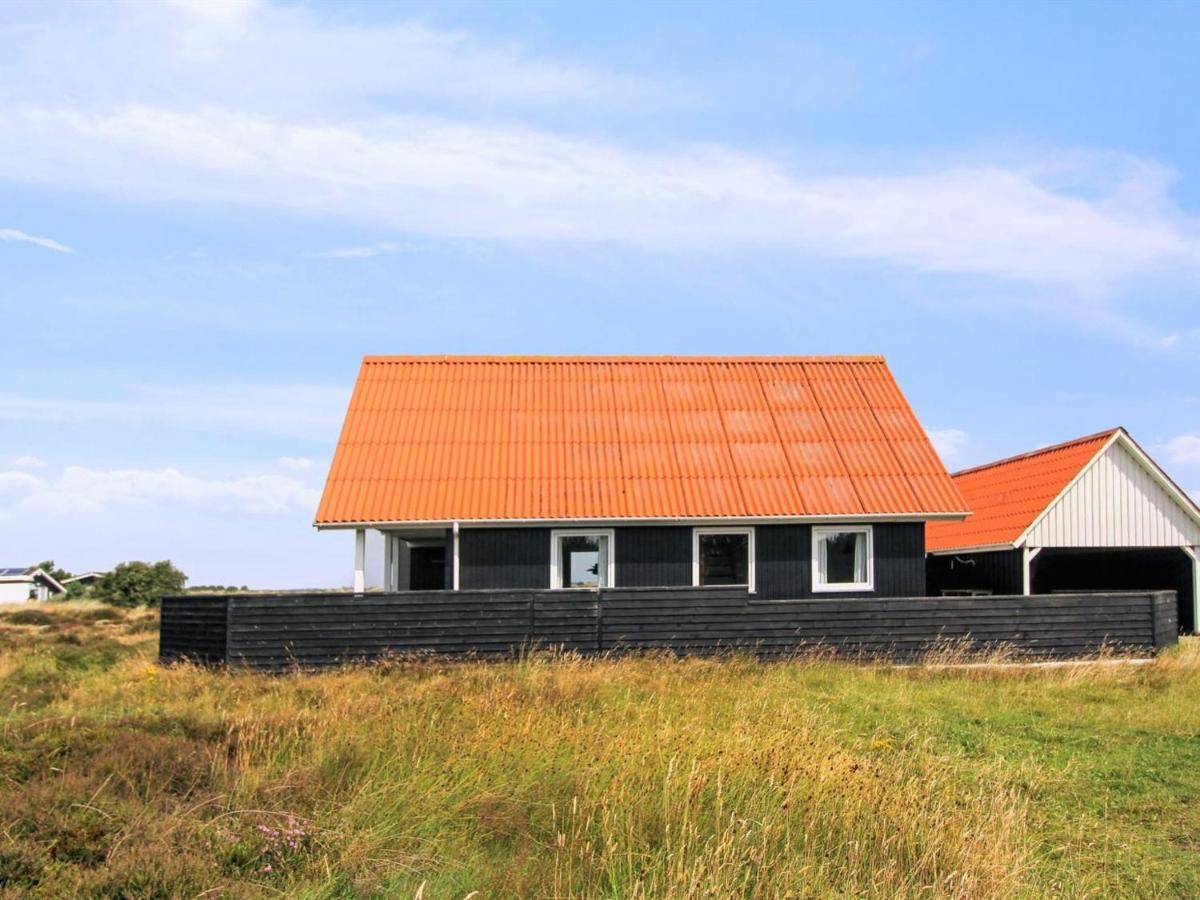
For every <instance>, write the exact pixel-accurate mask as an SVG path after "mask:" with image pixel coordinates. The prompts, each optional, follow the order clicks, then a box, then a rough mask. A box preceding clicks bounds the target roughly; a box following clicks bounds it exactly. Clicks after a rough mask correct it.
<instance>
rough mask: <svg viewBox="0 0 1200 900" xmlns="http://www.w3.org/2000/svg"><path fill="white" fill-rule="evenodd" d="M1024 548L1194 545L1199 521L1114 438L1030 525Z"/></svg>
mask: <svg viewBox="0 0 1200 900" xmlns="http://www.w3.org/2000/svg"><path fill="white" fill-rule="evenodd" d="M1025 543H1026V545H1027V546H1029V547H1181V546H1182V547H1195V546H1200V523H1197V522H1196V520H1195V519H1194V518H1193V517H1192V515H1189V513H1188V511H1187V510H1185V508H1184V507H1183V506H1181V505H1180V503H1179V502H1178V501H1177V500H1176V499H1175V497H1173V496H1172V495H1171V493H1170V492H1168V491H1167V489H1166V488H1164V487H1163V486H1162V485H1161V484H1160V483H1159V482H1158V480H1157V479H1156V478H1155V477H1154V476H1153V475H1152V474H1151V473H1150V472H1149V471H1148V470H1147V469H1146V467H1145V466H1144V465H1143V464H1142V463H1141V462H1140V461H1139V459H1138V458H1137V457H1136V456H1135V455H1134V453H1133V452H1132V451H1130V450H1129V449H1128V448H1127V447H1126V446H1125V445H1124V444H1123V443H1122V442H1121V441H1120V440H1117V441H1114V442H1113V443H1111V444H1109V445H1108V448H1107V449H1105V450H1104V451H1103V452H1102V453H1101V454H1100V456H1099V457H1098V458H1097V459H1095V460H1094V461H1093V462H1092V463H1091V464H1090V465H1089V466H1088V468H1087V469H1086V470H1085V471H1084V472H1083V474H1082V475H1081V476H1080V477H1079V479H1078V480H1077V481H1076V482H1075V483H1074V484H1072V485H1071V486H1070V487H1069V488H1067V490H1066V492H1065V493H1064V494H1063V495H1062V496H1061V497H1059V498H1058V500H1057V501H1055V502H1054V503H1053V504H1052V505H1051V506H1050V508H1049V509H1048V510H1047V511H1046V513H1045V515H1044V516H1042V518H1041V519H1040V520H1038V521H1036V522H1034V524H1033V526H1032V527H1031V528H1030V530H1029V532H1028V533H1027V535H1026V539H1025Z"/></svg>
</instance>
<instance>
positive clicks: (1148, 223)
mask: <svg viewBox="0 0 1200 900" xmlns="http://www.w3.org/2000/svg"><path fill="white" fill-rule="evenodd" d="M93 6H95V7H99V8H98V9H93ZM35 76H36V77H35ZM677 94H678V92H676V91H673V90H664V89H663V88H662V86H661V85H655V84H648V83H646V82H645V81H644V80H639V79H634V78H628V77H626V76H621V75H616V74H613V73H608V72H601V71H598V70H594V69H590V68H588V67H586V66H578V65H568V64H564V63H561V62H556V61H547V60H544V59H538V58H535V57H534V56H532V55H531V54H530V53H529V52H528V51H527V50H525V49H524V48H521V47H517V46H513V45H508V44H504V43H503V42H498V41H490V42H489V41H486V40H483V39H481V38H479V37H477V36H474V35H471V34H468V33H464V32H458V31H446V30H437V29H434V28H431V27H429V26H427V25H424V24H419V23H412V22H407V23H398V24H371V25H363V24H348V23H347V22H346V21H341V20H339V19H338V18H337V14H336V12H332V13H331V12H325V13H318V12H315V11H313V10H311V9H309V8H306V7H303V6H298V7H296V6H288V7H279V6H273V5H270V4H265V3H244V2H238V0H224V2H222V3H218V4H212V3H207V2H203V3H202V2H199V0H183V2H182V4H176V5H174V6H165V5H163V4H138V5H119V6H115V7H108V6H100V5H99V4H95V5H92V6H89V7H85V8H80V7H76V6H72V7H69V8H64V9H63V10H60V11H59V13H58V14H57V15H50V16H48V17H47V18H46V19H45V20H41V21H34V22H26V23H24V24H23V25H22V26H21V27H16V26H9V27H7V28H5V27H2V26H0V110H2V112H0V178H3V179H6V180H9V181H15V182H19V183H26V184H28V183H33V184H42V185H50V186H53V187H54V188H55V189H74V190H84V191H93V192H102V193H109V194H111V195H112V196H114V197H116V198H118V199H120V200H121V201H123V202H127V201H131V200H133V201H142V202H155V203H183V204H195V205H204V206H216V207H220V208H222V209H230V208H236V207H238V206H260V207H270V208H283V209H291V210H294V211H297V212H300V213H302V214H306V215H310V216H313V217H318V218H320V219H322V220H328V219H329V218H331V217H335V218H339V219H342V220H343V221H347V222H353V223H355V224H358V225H369V226H372V227H379V226H385V227H388V228H391V229H394V230H396V231H397V232H402V233H407V234H412V235H421V236H428V237H432V238H439V239H444V238H447V237H458V238H465V239H473V240H508V239H533V240H547V241H574V242H602V243H616V244H626V245H634V246H642V247H654V248H664V247H665V248H678V249H682V250H686V251H694V250H697V249H709V248H713V247H717V248H737V247H745V246H756V247H766V248H775V249H779V250H782V251H784V252H788V253H806V254H810V255H818V256H827V257H842V258H856V259H870V260H877V261H882V262H885V263H888V264H892V265H897V266H902V267H906V268H910V269H915V270H919V271H937V272H951V273H968V274H976V275H986V276H997V277H1001V278H1005V279H1014V280H1018V281H1023V282H1027V283H1029V282H1032V283H1037V284H1041V285H1046V286H1048V291H1051V292H1053V291H1057V290H1058V289H1059V288H1061V287H1063V286H1067V287H1069V288H1072V289H1075V290H1076V291H1078V292H1081V293H1083V294H1086V295H1087V296H1088V297H1089V298H1090V299H1089V302H1090V303H1092V304H1093V305H1095V306H1100V305H1101V304H1098V303H1096V297H1098V296H1100V297H1102V296H1104V295H1106V294H1108V293H1111V292H1112V291H1114V290H1117V289H1119V288H1120V287H1121V286H1123V285H1124V284H1125V283H1127V282H1129V281H1131V280H1134V279H1145V278H1150V277H1155V276H1159V275H1164V274H1165V275H1166V276H1168V277H1174V278H1187V279H1194V278H1196V276H1197V275H1198V274H1200V238H1198V237H1197V235H1198V234H1200V226H1198V223H1197V221H1196V220H1195V219H1194V218H1192V217H1188V216H1186V215H1185V214H1183V213H1182V212H1181V211H1180V210H1179V209H1178V208H1177V206H1176V205H1175V203H1174V202H1173V199H1172V196H1171V192H1170V188H1171V180H1172V177H1173V176H1172V173H1171V172H1170V171H1169V170H1168V169H1166V168H1164V167H1163V166H1160V165H1157V164H1155V163H1154V162H1152V161H1146V160H1139V159H1134V158H1130V157H1117V156H1113V155H1109V156H1102V155H1097V154H1091V155H1089V154H1082V153H1059V154H1038V155H1036V157H1035V158H1032V159H1029V160H1026V161H1020V162H1012V161H1009V162H997V161H995V160H989V159H979V158H974V159H966V160H961V161H959V162H958V163H952V164H943V165H939V166H937V167H934V168H929V167H921V166H908V167H902V166H892V167H887V168H876V169H874V170H863V169H861V168H858V169H845V170H843V171H842V172H840V173H839V172H834V173H832V174H831V173H830V172H829V170H828V168H827V167H824V168H822V169H821V170H820V171H813V170H807V169H806V167H805V166H803V165H799V164H797V163H795V162H792V161H788V160H784V159H782V158H774V157H771V156H768V155H764V154H762V153H758V152H752V151H748V150H743V149H739V148H736V147H731V146H722V145H717V144H675V145H666V146H661V145H660V146H657V147H647V146H635V145H629V144H621V143H617V142H613V141H606V140H601V139H598V138H595V137H590V136H589V137H580V136H577V135H576V136H572V135H570V134H568V133H567V132H565V131H563V130H562V127H563V126H562V125H561V123H560V124H559V126H558V127H557V128H556V129H552V128H550V127H549V126H548V125H547V124H546V118H545V116H542V117H541V119H540V121H541V124H540V126H538V127H520V126H517V125H513V124H507V123H509V122H511V121H513V117H512V116H511V115H510V116H509V117H508V118H507V119H501V118H499V116H500V115H501V113H499V112H498V110H499V106H498V105H503V106H504V108H505V109H508V110H515V109H516V107H517V106H519V107H520V110H521V111H530V110H533V111H534V113H533V114H532V115H531V116H527V117H526V118H527V120H528V121H539V119H538V116H537V114H536V112H537V111H538V110H544V109H545V108H546V105H547V104H559V108H560V109H568V110H580V109H592V108H594V107H595V105H596V104H603V103H607V104H609V105H610V107H612V108H616V109H621V110H628V109H630V108H631V107H633V106H636V105H637V104H638V103H639V102H642V103H644V102H646V101H645V98H647V97H649V98H651V100H650V101H649V102H650V103H651V104H652V105H653V103H655V102H675V101H677V100H679V99H680V98H679V97H678V96H677ZM431 97H436V98H439V99H440V101H442V104H441V107H440V108H441V109H442V110H443V115H442V116H440V117H435V116H430V115H412V114H405V112H411V110H413V109H428V108H430V103H429V102H428V98H431ZM423 98H424V99H423ZM593 119H594V116H589V117H587V118H586V119H584V121H589V122H590V121H592V120H593ZM593 133H594V132H593ZM402 246H403V245H402V244H398V243H396V242H388V241H381V242H377V243H374V244H368V245H363V246H352V247H346V248H342V249H337V250H333V251H330V252H329V253H327V254H323V255H326V256H329V257H332V258H341V259H356V258H358V259H361V258H366V257H370V256H375V255H379V254H384V253H394V252H398V248H400V247H402ZM1062 302H1063V303H1066V302H1068V301H1065V300H1064V301H1062ZM1099 312H1101V313H1103V312H1105V310H1103V309H1100V310H1099ZM1118 318H1119V317H1118ZM1116 327H1118V328H1126V327H1127V325H1126V324H1125V323H1123V322H1118V323H1117V326H1116ZM1152 339H1153V340H1167V341H1169V340H1171V336H1170V335H1167V336H1166V337H1165V338H1161V337H1159V336H1152Z"/></svg>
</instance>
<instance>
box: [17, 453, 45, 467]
mask: <svg viewBox="0 0 1200 900" xmlns="http://www.w3.org/2000/svg"><path fill="white" fill-rule="evenodd" d="M12 464H13V465H14V466H16V467H17V468H18V469H41V468H44V467H45V465H46V461H45V460H44V459H41V458H39V457H37V456H18V457H17V458H16V459H14V460H13V461H12Z"/></svg>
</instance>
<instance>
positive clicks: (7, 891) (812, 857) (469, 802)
mask: <svg viewBox="0 0 1200 900" xmlns="http://www.w3.org/2000/svg"><path fill="white" fill-rule="evenodd" d="M155 624H156V622H155V618H154V614H153V613H150V612H145V611H139V612H124V611H118V610H112V609H108V608H103V607H97V606H89V605H86V604H70V605H61V606H39V607H36V608H17V607H6V608H5V607H0V685H2V690H0V895H3V896H25V895H28V894H33V895H44V896H77V895H86V896H114V897H116V896H120V897H140V896H196V895H199V894H202V893H204V892H206V891H207V892H209V893H208V894H207V895H208V896H230V895H232V896H279V895H288V896H308V897H331V896H336V897H351V896H380V897H395V896H399V897H416V896H423V897H425V898H443V897H447V898H463V897H467V896H474V897H476V898H484V897H556V896H562V897H565V896H580V897H664V896H673V897H685V896H696V897H700V896H705V897H734V896H736V897H784V896H788V897H790V896H830V895H838V896H874V897H896V896H903V897H917V896H921V897H939V896H957V897H1002V896H1003V897H1009V896H1071V897H1075V896H1094V897H1101V896H1146V897H1152V896H1178V897H1185V896H1196V895H1200V644H1198V642H1197V641H1194V640H1189V641H1185V643H1184V644H1183V646H1182V647H1181V648H1179V649H1178V650H1176V651H1173V652H1171V653H1169V654H1168V655H1167V656H1166V657H1165V658H1163V659H1160V660H1158V661H1156V662H1154V663H1153V664H1150V665H1145V666H1129V665H1093V666H1087V667H1082V668H1080V667H1076V668H1070V669H1040V670H1031V669H1005V670H979V669H972V670H930V669H921V668H916V669H893V668H885V667H865V666H853V665H849V664H845V663H835V662H829V661H804V662H789V663H774V664H761V663H757V662H755V661H752V660H749V659H726V660H707V661H706V660H675V659H669V658H642V659H626V660H606V659H598V660H580V659H575V658H571V657H566V658H553V657H533V658H531V659H527V660H523V661H520V662H515V663H505V664H480V663H460V664H451V665H446V664H434V663H393V664H387V665H382V666H376V667H362V668H348V669H345V670H340V671H332V672H327V673H323V674H315V675H302V674H295V675H288V676H282V677H272V676H257V675H245V674H242V675H229V674H225V673H221V672H215V671H205V670H201V669H196V668H190V667H176V668H170V669H163V668H160V667H158V666H157V665H156V664H155V661H154V659H155V645H156V634H155V631H154V629H155Z"/></svg>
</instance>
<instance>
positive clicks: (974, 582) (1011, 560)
mask: <svg viewBox="0 0 1200 900" xmlns="http://www.w3.org/2000/svg"><path fill="white" fill-rule="evenodd" d="M925 567H926V568H925V573H926V575H925V577H926V581H927V582H928V586H929V594H930V596H933V597H937V596H940V595H941V593H942V591H950V590H956V591H963V590H971V591H991V592H992V593H993V594H1019V593H1021V591H1023V590H1024V589H1025V585H1024V583H1023V582H1024V577H1023V575H1022V572H1021V551H1020V550H994V551H992V552H990V553H958V554H954V555H947V556H942V555H938V556H930V557H928V559H926V561H925Z"/></svg>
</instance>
